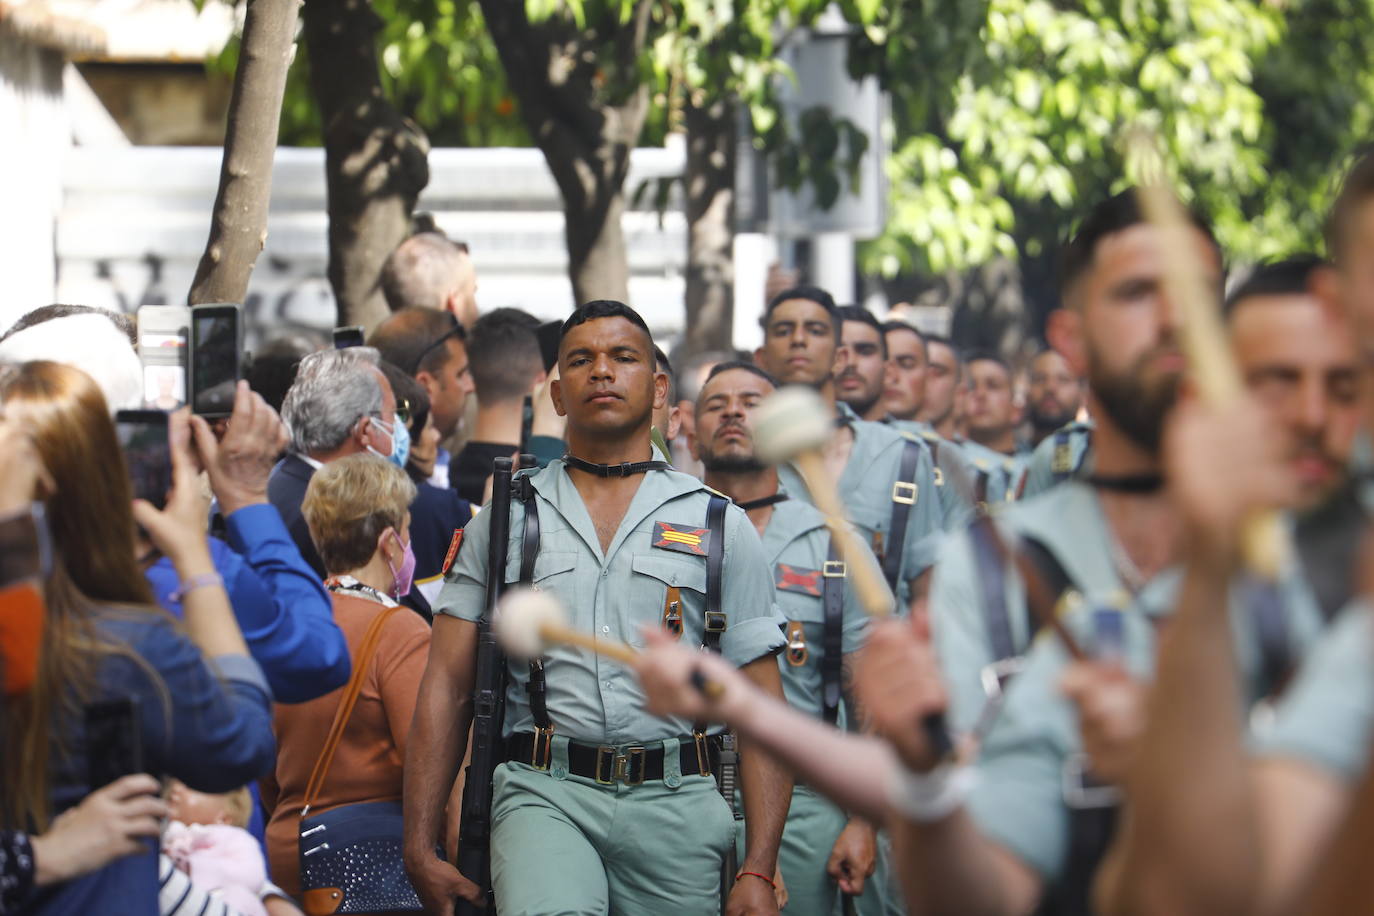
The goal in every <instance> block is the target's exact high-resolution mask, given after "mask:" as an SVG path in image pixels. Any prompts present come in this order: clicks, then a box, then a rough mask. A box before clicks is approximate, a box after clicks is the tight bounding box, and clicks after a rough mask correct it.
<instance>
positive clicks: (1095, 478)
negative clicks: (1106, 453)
mask: <svg viewBox="0 0 1374 916" xmlns="http://www.w3.org/2000/svg"><path fill="white" fill-rule="evenodd" d="M1088 485H1089V486H1092V487H1096V488H1097V489H1099V490H1111V491H1113V492H1116V493H1157V492H1159V490H1160V489H1161V488H1163V486H1164V477H1163V476H1162V475H1160V474H1122V475H1121V476H1119V477H1111V476H1108V475H1105V474H1092V475H1090V476H1089V477H1088Z"/></svg>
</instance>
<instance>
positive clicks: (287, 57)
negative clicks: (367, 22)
mask: <svg viewBox="0 0 1374 916" xmlns="http://www.w3.org/2000/svg"><path fill="white" fill-rule="evenodd" d="M299 11H300V0H249V3H248V11H247V14H246V17H245V19H244V23H243V44H242V47H241V49H240V51H239V63H238V67H237V68H236V69H235V71H234V88H233V93H232V95H231V96H230V98H229V119H228V127H227V129H226V131H225V136H224V159H223V162H222V163H221V165H220V174H219V190H218V191H217V192H216V193H215V209H214V213H213V215H212V216H211V218H210V238H209V240H208V241H207V242H206V244H205V253H204V254H203V255H201V258H200V264H199V265H197V267H196V276H195V279H194V280H192V282H191V291H190V294H189V296H188V301H189V302H190V303H191V304H192V305H198V304H200V303H203V302H242V301H243V300H244V297H245V296H246V295H247V294H248V278H249V277H250V276H252V273H253V265H254V264H255V263H256V262H257V260H258V254H259V253H260V252H261V251H262V247H263V245H264V244H265V243H266V241H267V205H268V202H269V201H270V199H271V196H272V159H273V156H274V154H275V153H276V149H277V124H278V122H279V121H280V120H281V101H282V95H283V93H284V92H285V91H286V71H287V67H288V66H289V65H290V62H291V45H292V43H293V42H294V40H295V35H296V17H297V14H298V13H299Z"/></svg>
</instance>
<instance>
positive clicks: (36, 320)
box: [0, 303, 138, 346]
mask: <svg viewBox="0 0 1374 916" xmlns="http://www.w3.org/2000/svg"><path fill="white" fill-rule="evenodd" d="M69 315H104V316H105V317H106V318H108V319H110V321H112V322H114V326H115V327H117V328H119V330H120V331H122V332H123V334H124V336H125V337H127V338H129V343H131V344H133V345H134V346H138V330H137V328H135V327H134V320H133V319H132V318H130V317H129V316H128V315H125V314H124V313H123V312H112V311H110V310H109V309H102V308H97V307H95V306H94V305H63V304H60V303H59V304H56V305H42V306H39V307H38V308H36V309H34V310H33V311H31V312H26V313H24V314H23V315H21V316H20V317H19V320H18V321H16V322H15V323H14V324H12V325H10V327H9V330H8V331H6V332H5V333H4V335H3V336H0V341H4V340H7V339H9V338H10V337H12V336H13V335H15V334H18V333H19V332H20V331H23V330H26V329H27V328H31V327H33V326H34V325H39V324H42V323H44V322H45V321H52V320H54V319H56V318H66V317H68V316H69Z"/></svg>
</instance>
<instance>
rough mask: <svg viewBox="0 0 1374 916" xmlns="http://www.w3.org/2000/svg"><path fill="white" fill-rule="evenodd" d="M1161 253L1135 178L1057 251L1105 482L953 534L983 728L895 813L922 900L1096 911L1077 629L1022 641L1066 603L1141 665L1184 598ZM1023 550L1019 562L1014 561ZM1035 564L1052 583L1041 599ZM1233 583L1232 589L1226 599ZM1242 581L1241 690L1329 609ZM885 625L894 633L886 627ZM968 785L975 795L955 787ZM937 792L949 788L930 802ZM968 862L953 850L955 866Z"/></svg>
mask: <svg viewBox="0 0 1374 916" xmlns="http://www.w3.org/2000/svg"><path fill="white" fill-rule="evenodd" d="M1193 241H1194V242H1195V243H1196V244H1197V245H1198V247H1199V250H1200V251H1201V252H1203V253H1205V256H1206V263H1207V267H1208V269H1209V271H1211V272H1212V275H1211V277H1210V279H1213V280H1215V281H1216V288H1217V289H1218V290H1219V289H1220V282H1219V272H1220V257H1219V254H1218V252H1217V249H1216V246H1215V243H1214V242H1213V241H1212V240H1211V238H1210V236H1208V235H1206V234H1205V233H1204V232H1203V231H1198V232H1196V234H1195V237H1194V239H1193ZM1162 263H1163V259H1162V256H1161V255H1160V252H1159V247H1158V236H1157V233H1156V231H1155V230H1154V229H1153V228H1151V227H1150V226H1148V225H1146V224H1144V222H1143V220H1142V218H1141V215H1140V212H1139V209H1138V206H1137V204H1136V202H1135V198H1134V196H1133V195H1132V194H1131V192H1126V193H1124V194H1123V195H1118V196H1117V197H1114V198H1112V199H1110V200H1108V201H1106V202H1104V203H1103V204H1101V205H1100V206H1099V207H1098V208H1096V209H1095V210H1094V211H1093V212H1092V214H1090V215H1089V217H1088V218H1087V219H1086V220H1085V222H1084V223H1083V226H1082V227H1081V229H1080V230H1079V233H1078V235H1077V236H1076V237H1075V239H1074V240H1073V241H1071V242H1070V243H1069V245H1068V246H1067V250H1066V256H1065V260H1064V265H1065V268H1064V269H1065V276H1064V279H1063V297H1064V301H1065V303H1066V305H1067V306H1068V308H1066V309H1065V310H1063V311H1060V312H1056V313H1055V314H1054V315H1053V316H1051V323H1050V334H1051V337H1052V339H1055V343H1056V349H1057V350H1059V352H1061V353H1064V354H1066V356H1067V357H1068V358H1069V360H1070V362H1071V363H1072V364H1073V366H1074V368H1075V369H1076V370H1078V371H1087V370H1089V369H1091V376H1090V379H1089V391H1090V398H1091V399H1092V407H1093V410H1092V413H1093V416H1094V417H1096V418H1097V427H1096V431H1095V440H1096V445H1097V472H1096V475H1095V477H1094V479H1093V485H1092V486H1089V485H1088V484H1087V483H1080V482H1069V483H1065V484H1063V485H1061V486H1059V487H1056V488H1054V489H1052V490H1050V491H1049V492H1047V493H1044V494H1042V495H1041V496H1039V497H1037V498H1035V499H1032V500H1028V501H1025V502H1022V503H1020V504H1019V505H1016V506H1013V507H1009V508H1008V509H1006V510H1005V511H1004V512H1003V513H1001V514H1000V515H998V516H996V517H995V519H986V520H983V521H981V522H978V523H975V524H974V525H973V526H971V528H970V530H969V531H968V532H967V533H966V534H964V535H962V536H960V537H957V538H951V539H950V540H949V541H948V542H947V543H946V545H945V548H944V550H943V552H942V556H941V561H940V565H939V566H938V567H937V571H936V575H935V582H934V584H933V587H932V594H931V601H930V609H931V618H932V627H933V630H934V637H935V648H936V650H937V653H938V656H939V661H940V669H941V672H942V673H943V675H944V681H945V683H946V684H947V685H948V692H949V701H948V703H949V713H950V719H951V724H952V725H953V726H954V727H955V729H956V730H963V731H967V730H969V729H970V728H972V727H973V726H974V725H975V723H980V724H981V725H982V726H983V731H984V733H985V737H984V739H983V741H982V747H981V754H980V757H979V760H978V763H977V767H976V773H977V777H978V778H977V781H976V784H975V785H974V786H973V788H972V789H971V790H970V788H969V785H968V783H961V782H954V783H950V784H948V785H944V786H941V785H938V783H939V781H940V778H941V777H940V776H939V775H938V774H937V775H927V776H920V777H916V782H917V783H918V784H920V785H921V786H922V787H923V789H924V791H923V793H917V795H913V796H912V798H913V800H914V801H913V810H912V814H911V818H912V819H911V820H910V821H908V822H907V823H905V824H904V825H903V827H902V830H903V832H904V833H905V834H907V836H906V838H905V839H906V840H907V842H906V843H905V844H902V845H903V846H904V847H905V848H907V849H909V850H911V854H910V855H909V856H907V857H906V858H905V859H904V861H903V862H902V863H901V864H902V866H903V868H904V869H905V870H906V871H907V873H909V874H910V875H911V876H912V877H911V880H910V881H909V883H908V886H909V887H910V888H915V889H917V892H916V894H915V896H914V898H913V899H912V900H910V901H909V902H910V904H911V907H912V909H913V911H916V912H921V913H922V914H923V916H945V914H954V913H964V912H986V913H1007V914H1011V913H1024V912H1030V911H1031V910H1033V909H1034V908H1035V906H1036V905H1037V903H1040V902H1042V901H1045V902H1049V903H1051V904H1052V905H1053V906H1055V907H1056V909H1055V910H1054V911H1056V912H1086V909H1085V908H1086V906H1087V898H1088V894H1089V892H1090V889H1091V884H1092V880H1093V875H1094V872H1095V870H1096V867H1097V865H1098V862H1099V861H1100V858H1099V854H1100V852H1101V851H1102V848H1103V844H1105V842H1106V841H1107V840H1108V839H1110V837H1111V835H1112V830H1113V827H1112V826H1111V823H1110V821H1108V822H1107V823H1105V824H1104V823H1103V822H1102V820H1101V818H1102V817H1106V816H1108V815H1106V814H1101V813H1100V812H1099V813H1094V811H1095V810H1097V809H1098V808H1099V807H1102V808H1105V807H1109V805H1110V804H1111V802H1112V798H1111V793H1110V791H1108V790H1107V789H1106V788H1104V787H1099V786H1097V785H1095V784H1094V782H1093V781H1092V780H1091V779H1089V778H1087V774H1086V766H1085V764H1084V761H1083V760H1081V759H1079V758H1078V757H1077V755H1078V753H1079V751H1080V749H1081V747H1082V742H1081V739H1080V736H1079V731H1078V726H1077V715H1076V711H1075V707H1074V704H1073V703H1072V702H1071V701H1070V700H1069V699H1068V698H1066V697H1065V696H1064V693H1063V690H1062V687H1061V684H1060V679H1061V675H1062V673H1063V671H1064V669H1065V666H1066V663H1067V660H1068V656H1067V654H1066V652H1065V650H1064V647H1063V646H1062V645H1061V644H1060V642H1059V639H1058V637H1057V635H1055V634H1053V633H1052V632H1050V631H1049V630H1048V629H1046V630H1044V631H1042V632H1040V634H1039V635H1038V636H1036V637H1034V642H1033V647H1031V648H1030V649H1029V653H1028V654H1027V647H1028V642H1029V641H1030V640H1031V639H1032V635H1031V634H1032V629H1033V627H1034V624H1033V623H1032V618H1033V619H1034V621H1035V623H1039V622H1041V621H1045V620H1048V619H1049V618H1050V617H1052V616H1056V615H1057V616H1060V617H1061V619H1063V620H1065V621H1066V622H1067V623H1068V625H1069V627H1070V628H1071V629H1072V630H1073V632H1074V633H1076V634H1077V637H1078V638H1077V641H1078V643H1079V644H1080V645H1081V646H1083V647H1084V648H1085V649H1086V650H1088V651H1089V652H1090V653H1091V652H1092V651H1094V649H1095V647H1096V646H1101V647H1102V648H1103V649H1104V650H1106V653H1107V654H1108V655H1109V657H1112V658H1118V657H1119V658H1120V659H1122V661H1123V662H1124V664H1125V667H1126V668H1127V670H1130V671H1133V672H1135V673H1137V674H1138V675H1139V674H1140V673H1142V672H1145V671H1148V670H1149V669H1150V668H1151V667H1152V659H1153V656H1154V651H1155V646H1156V640H1155V638H1154V637H1155V627H1156V621H1158V620H1161V619H1162V618H1163V617H1165V616H1167V614H1168V612H1169V611H1170V609H1171V608H1172V605H1173V599H1174V593H1175V589H1176V585H1177V575H1176V573H1175V572H1173V570H1172V567H1173V566H1174V564H1176V563H1178V562H1179V561H1180V560H1182V559H1183V556H1184V554H1183V547H1184V545H1183V544H1182V541H1181V539H1180V537H1179V535H1178V521H1179V517H1180V513H1179V509H1178V507H1177V506H1176V505H1174V504H1173V503H1172V502H1171V499H1170V495H1169V493H1168V492H1167V491H1165V490H1164V488H1163V486H1162V479H1161V476H1160V472H1161V456H1160V441H1161V436H1162V430H1163V424H1164V420H1165V417H1166V416H1167V415H1168V414H1169V412H1170V411H1171V410H1172V405H1173V399H1174V396H1175V393H1176V391H1177V387H1178V384H1179V382H1180V379H1181V369H1182V360H1181V358H1180V357H1179V356H1178V355H1177V350H1176V345H1175V344H1174V343H1173V341H1174V340H1175V336H1174V335H1175V328H1174V323H1175V322H1176V321H1177V312H1176V310H1175V309H1174V308H1173V307H1172V306H1171V305H1170V304H1169V303H1168V302H1167V301H1166V300H1165V299H1164V294H1163V293H1162V292H1161V290H1160V274H1161V271H1162ZM1123 297H1124V301H1123ZM1056 338H1057V339H1056ZM994 535H997V536H994ZM1013 553H1019V554H1020V555H1021V557H1022V558H1023V559H1024V560H1025V565H1024V567H1023V566H1022V565H1020V564H1017V563H1013V562H1011V558H1010V555H1011V554H1013ZM1023 568H1029V569H1031V570H1033V571H1034V579H1035V580H1036V581H1037V582H1039V583H1040V584H1041V585H1042V586H1043V588H1042V589H1038V590H1037V591H1036V594H1035V595H1034V596H1033V597H1032V598H1030V599H1028V598H1027V589H1026V587H1025V584H1024V581H1025V580H1024V578H1023V574H1022V572H1021V570H1022V569H1023ZM1074 587H1076V588H1077V589H1078V590H1079V591H1081V592H1082V593H1084V594H1085V595H1086V596H1087V601H1088V604H1087V605H1086V606H1085V607H1084V608H1083V609H1082V610H1080V611H1077V612H1071V613H1069V614H1068V615H1067V616H1065V615H1064V614H1062V613H1061V612H1060V611H1058V610H1057V609H1056V604H1057V599H1058V598H1059V597H1060V595H1061V594H1063V593H1064V592H1066V591H1068V590H1070V589H1071V588H1074ZM1119 595H1126V596H1133V597H1131V598H1130V599H1129V600H1127V601H1125V602H1123V603H1122V606H1124V607H1125V610H1124V611H1122V612H1120V613H1115V612H1113V613H1111V614H1108V615H1098V614H1096V613H1095V611H1096V610H1097V609H1096V608H1095V607H1094V606H1093V603H1094V602H1098V603H1103V604H1105V603H1107V602H1108V601H1109V600H1110V601H1115V600H1116V596H1119ZM1226 600H1227V599H1226V594H1225V592H1224V591H1223V594H1222V596H1221V598H1220V601H1218V602H1217V603H1218V604H1219V603H1222V602H1225V601H1226ZM1230 600H1231V615H1230V617H1231V620H1232V625H1231V627H1230V628H1229V629H1228V632H1231V633H1233V638H1232V640H1231V641H1232V643H1233V645H1234V647H1235V649H1234V651H1235V652H1236V655H1237V658H1238V660H1239V663H1240V665H1241V671H1242V674H1243V676H1244V684H1245V685H1246V688H1247V690H1246V696H1247V701H1254V700H1255V699H1257V698H1258V697H1259V696H1261V695H1262V694H1263V691H1264V690H1266V689H1272V688H1273V687H1274V686H1276V684H1277V680H1278V678H1279V677H1280V676H1281V675H1282V673H1283V672H1284V671H1285V670H1286V669H1287V667H1288V666H1289V665H1291V664H1292V663H1293V662H1295V661H1296V660H1297V659H1299V658H1301V654H1302V652H1303V649H1304V647H1305V645H1306V643H1307V641H1309V640H1310V639H1311V638H1312V636H1313V634H1314V633H1315V631H1316V629H1317V616H1316V613H1315V608H1314V607H1313V605H1312V603H1311V601H1310V598H1309V597H1307V596H1306V593H1305V591H1304V590H1303V589H1302V588H1301V587H1300V586H1297V585H1295V584H1293V583H1291V582H1287V583H1285V588H1284V589H1283V590H1282V591H1278V590H1275V589H1272V588H1265V589H1251V588H1249V587H1248V586H1245V587H1233V588H1232V590H1231V592H1230ZM1217 616H1219V615H1217ZM1104 622H1108V623H1107V625H1106V626H1105V627H1103V626H1101V625H1102V624H1103V623H1104ZM1276 635H1277V638H1276ZM880 637H881V639H882V640H886V639H887V634H886V633H882V634H878V635H875V637H874V638H875V640H879V639H880ZM1019 655H1025V656H1026V657H1025V659H1024V669H1023V670H1022V671H1021V673H1019V674H1014V675H1013V676H1012V677H1011V679H1010V682H1009V686H1008V687H1007V690H1006V695H1005V698H1004V702H1003V703H1002V705H1001V707H1000V709H998V708H997V707H996V706H994V707H993V711H995V715H994V716H993V717H992V718H991V719H990V720H989V719H984V718H983V710H984V707H985V705H986V696H987V693H990V692H993V691H987V692H985V690H984V684H985V683H986V684H988V685H989V686H992V687H994V688H995V686H996V683H997V682H996V679H995V678H994V677H991V676H988V677H985V674H987V675H992V674H993V673H994V672H992V671H989V665H990V664H991V663H993V662H995V661H998V660H1002V659H1007V658H1011V657H1015V656H1019ZM876 663H877V661H876V659H875V664H876ZM889 688H890V689H892V690H899V689H902V685H900V684H898V685H889ZM874 716H875V722H877V723H878V724H880V725H882V726H884V731H885V733H886V734H887V736H888V737H889V738H890V740H892V741H893V742H894V743H895V744H897V745H898V747H899V748H902V747H905V748H906V751H904V752H903V758H904V759H905V760H906V761H907V762H908V765H909V766H911V767H912V769H913V770H915V771H920V772H922V773H929V772H930V771H931V770H932V768H933V764H934V763H935V762H936V761H934V760H933V759H932V758H931V756H930V755H929V752H928V750H923V749H922V748H920V747H919V745H921V744H923V742H921V741H920V739H919V736H916V737H913V732H914V730H908V732H905V733H899V732H897V731H893V730H891V729H889V728H887V725H888V723H887V722H886V721H885V720H882V719H880V717H879V715H878V713H876V712H875V713H874ZM913 747H915V750H914V751H913V750H912V748H913ZM922 754H924V756H922ZM945 789H948V790H949V792H951V793H954V795H953V796H952V800H953V802H954V803H951V796H950V795H948V794H947V793H946V792H945V791H944V790H945ZM960 796H964V797H966V801H967V803H966V804H965V805H959V804H957V800H958V798H959V797H960ZM932 797H936V798H940V800H941V803H940V805H938V806H934V807H933V806H931V805H930V804H929V803H928V800H929V799H930V798H932ZM922 798H924V801H922V800H921V799H922ZM1089 819H1095V820H1096V825H1095V826H1094V827H1093V829H1094V830H1096V832H1097V838H1096V840H1095V842H1089V843H1079V842H1077V841H1078V840H1080V839H1081V838H1082V837H1083V836H1084V835H1085V834H1084V827H1083V825H1084V824H1085V823H1088V822H1089ZM1088 832H1091V831H1088ZM1094 847H1095V848H1094ZM918 852H919V854H917V853H918ZM955 861H957V862H959V863H961V864H960V866H959V867H958V868H951V867H950V863H952V862H955Z"/></svg>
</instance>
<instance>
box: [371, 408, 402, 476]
mask: <svg viewBox="0 0 1374 916" xmlns="http://www.w3.org/2000/svg"><path fill="white" fill-rule="evenodd" d="M372 422H373V423H376V424H377V425H378V426H380V427H381V428H382V429H384V430H386V434H387V435H388V436H389V437H390V438H391V454H390V455H383V454H382V453H381V452H379V451H377V450H376V449H375V448H373V447H372V446H370V445H369V446H368V447H367V450H368V451H369V452H371V453H372V454H374V455H376V456H377V457H378V458H385V459H386V460H387V461H390V462H391V463H392V464H394V465H396V467H398V468H400V469H401V470H403V471H404V470H405V469H406V460H407V459H408V458H409V457H410V430H409V429H408V428H407V427H406V425H405V424H404V423H401V422H394V423H387V422H386V421H385V420H379V419H377V418H376V417H373V418H372Z"/></svg>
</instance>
